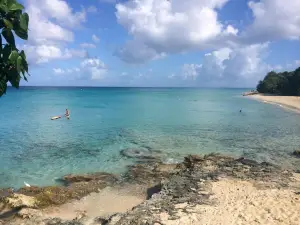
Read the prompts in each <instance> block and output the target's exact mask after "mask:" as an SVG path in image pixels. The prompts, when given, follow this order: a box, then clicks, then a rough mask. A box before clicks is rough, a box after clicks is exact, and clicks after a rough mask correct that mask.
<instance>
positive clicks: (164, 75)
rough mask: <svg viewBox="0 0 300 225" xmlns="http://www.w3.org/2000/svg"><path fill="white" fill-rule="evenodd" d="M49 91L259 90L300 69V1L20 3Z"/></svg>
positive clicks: (34, 79) (35, 76) (29, 49)
mask: <svg viewBox="0 0 300 225" xmlns="http://www.w3.org/2000/svg"><path fill="white" fill-rule="evenodd" d="M20 2H21V3H22V4H23V5H24V6H25V10H26V12H27V13H28V14H29V16H30V22H29V39H28V40H27V41H21V40H18V41H17V46H18V48H19V49H24V50H25V52H26V55H27V59H28V61H29V73H30V75H31V76H30V77H29V81H28V82H25V81H22V83H21V84H22V85H30V86H35V85H40V86H119V87H120V86H139V87H144V86H146V87H149V86H151V87H168V86H179V87H249V88H250V87H251V88H252V87H255V86H256V84H257V83H258V81H259V80H260V79H263V77H264V76H265V75H266V73H267V72H269V71H271V70H274V71H278V72H279V71H284V70H294V69H295V68H297V67H298V66H300V54H299V49H300V41H299V40H300V16H299V11H300V0H184V1H183V0H20Z"/></svg>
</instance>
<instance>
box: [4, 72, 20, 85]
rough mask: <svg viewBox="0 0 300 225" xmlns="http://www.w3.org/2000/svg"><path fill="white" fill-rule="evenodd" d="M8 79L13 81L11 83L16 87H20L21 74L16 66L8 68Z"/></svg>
mask: <svg viewBox="0 0 300 225" xmlns="http://www.w3.org/2000/svg"><path fill="white" fill-rule="evenodd" d="M7 75H8V80H9V82H10V83H11V85H12V86H13V87H15V88H19V84H20V80H21V76H20V74H19V73H18V71H17V70H16V68H13V67H12V68H10V69H9V70H8V74H7Z"/></svg>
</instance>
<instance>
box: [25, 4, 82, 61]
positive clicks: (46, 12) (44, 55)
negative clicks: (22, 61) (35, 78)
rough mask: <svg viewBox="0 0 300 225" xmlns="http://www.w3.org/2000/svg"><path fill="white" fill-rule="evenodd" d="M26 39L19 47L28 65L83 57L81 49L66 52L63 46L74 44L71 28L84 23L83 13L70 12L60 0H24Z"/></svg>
mask: <svg viewBox="0 0 300 225" xmlns="http://www.w3.org/2000/svg"><path fill="white" fill-rule="evenodd" d="M25 8H26V11H27V12H28V14H29V17H30V22H29V30H30V32H29V39H28V41H27V42H26V44H25V45H24V46H23V47H24V50H25V52H26V54H27V57H28V59H29V62H30V63H31V64H35V63H44V62H49V61H51V60H55V59H68V58H71V57H83V56H84V54H85V53H84V51H83V50H70V49H67V48H65V47H64V45H65V43H68V42H72V41H74V34H73V31H72V30H71V28H72V27H78V26H80V24H81V23H82V22H84V21H85V12H84V11H82V12H73V10H72V8H71V7H70V6H69V5H68V4H67V2H65V1H62V0H44V1H43V2H42V3H41V1H40V0H27V1H26V7H25Z"/></svg>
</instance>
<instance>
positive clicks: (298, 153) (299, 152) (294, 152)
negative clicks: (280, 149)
mask: <svg viewBox="0 0 300 225" xmlns="http://www.w3.org/2000/svg"><path fill="white" fill-rule="evenodd" d="M292 155H293V156H295V157H297V158H300V150H295V151H293V153H292Z"/></svg>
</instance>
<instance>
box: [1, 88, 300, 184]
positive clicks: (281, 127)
mask: <svg viewBox="0 0 300 225" xmlns="http://www.w3.org/2000/svg"><path fill="white" fill-rule="evenodd" d="M82 89H83V90H81V88H22V89H20V90H13V89H10V90H9V91H8V94H7V95H6V96H4V97H3V98H0V112H1V113H0V121H1V123H0V135H1V136H0V187H10V186H13V187H20V186H24V183H23V182H24V181H26V182H27V183H29V184H31V185H53V184H55V180H56V178H58V177H61V176H63V175H65V174H69V173H84V172H96V171H106V172H113V173H122V172H123V171H124V170H125V168H126V166H127V165H130V164H132V163H134V162H135V161H134V160H133V159H128V158H125V157H122V156H121V155H120V151H121V150H122V149H125V148H144V147H147V148H150V149H153V150H160V151H162V152H163V160H164V161H165V162H169V163H172V162H177V161H179V160H181V159H182V157H183V156H184V155H186V154H188V153H192V154H206V153H211V152H219V153H224V154H228V155H233V156H245V157H248V158H251V159H255V160H258V161H269V162H273V163H277V164H281V165H284V166H286V167H293V168H295V167H298V168H299V169H300V163H299V159H295V158H293V157H291V156H290V152H291V151H293V150H295V149H299V148H300V136H299V133H300V119H299V116H300V115H299V114H296V113H294V112H292V111H288V110H285V109H283V108H281V107H278V106H274V105H269V104H263V103H260V102H258V101H253V100H251V99H248V98H243V97H240V93H243V92H244V91H245V90H242V89H139V88H82ZM66 108H68V109H70V113H71V119H70V120H66V119H64V118H62V119H59V120H55V121H51V120H50V118H51V117H52V116H56V115H63V113H64V110H65V109H66ZM240 109H242V113H240V112H239V110H240Z"/></svg>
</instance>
